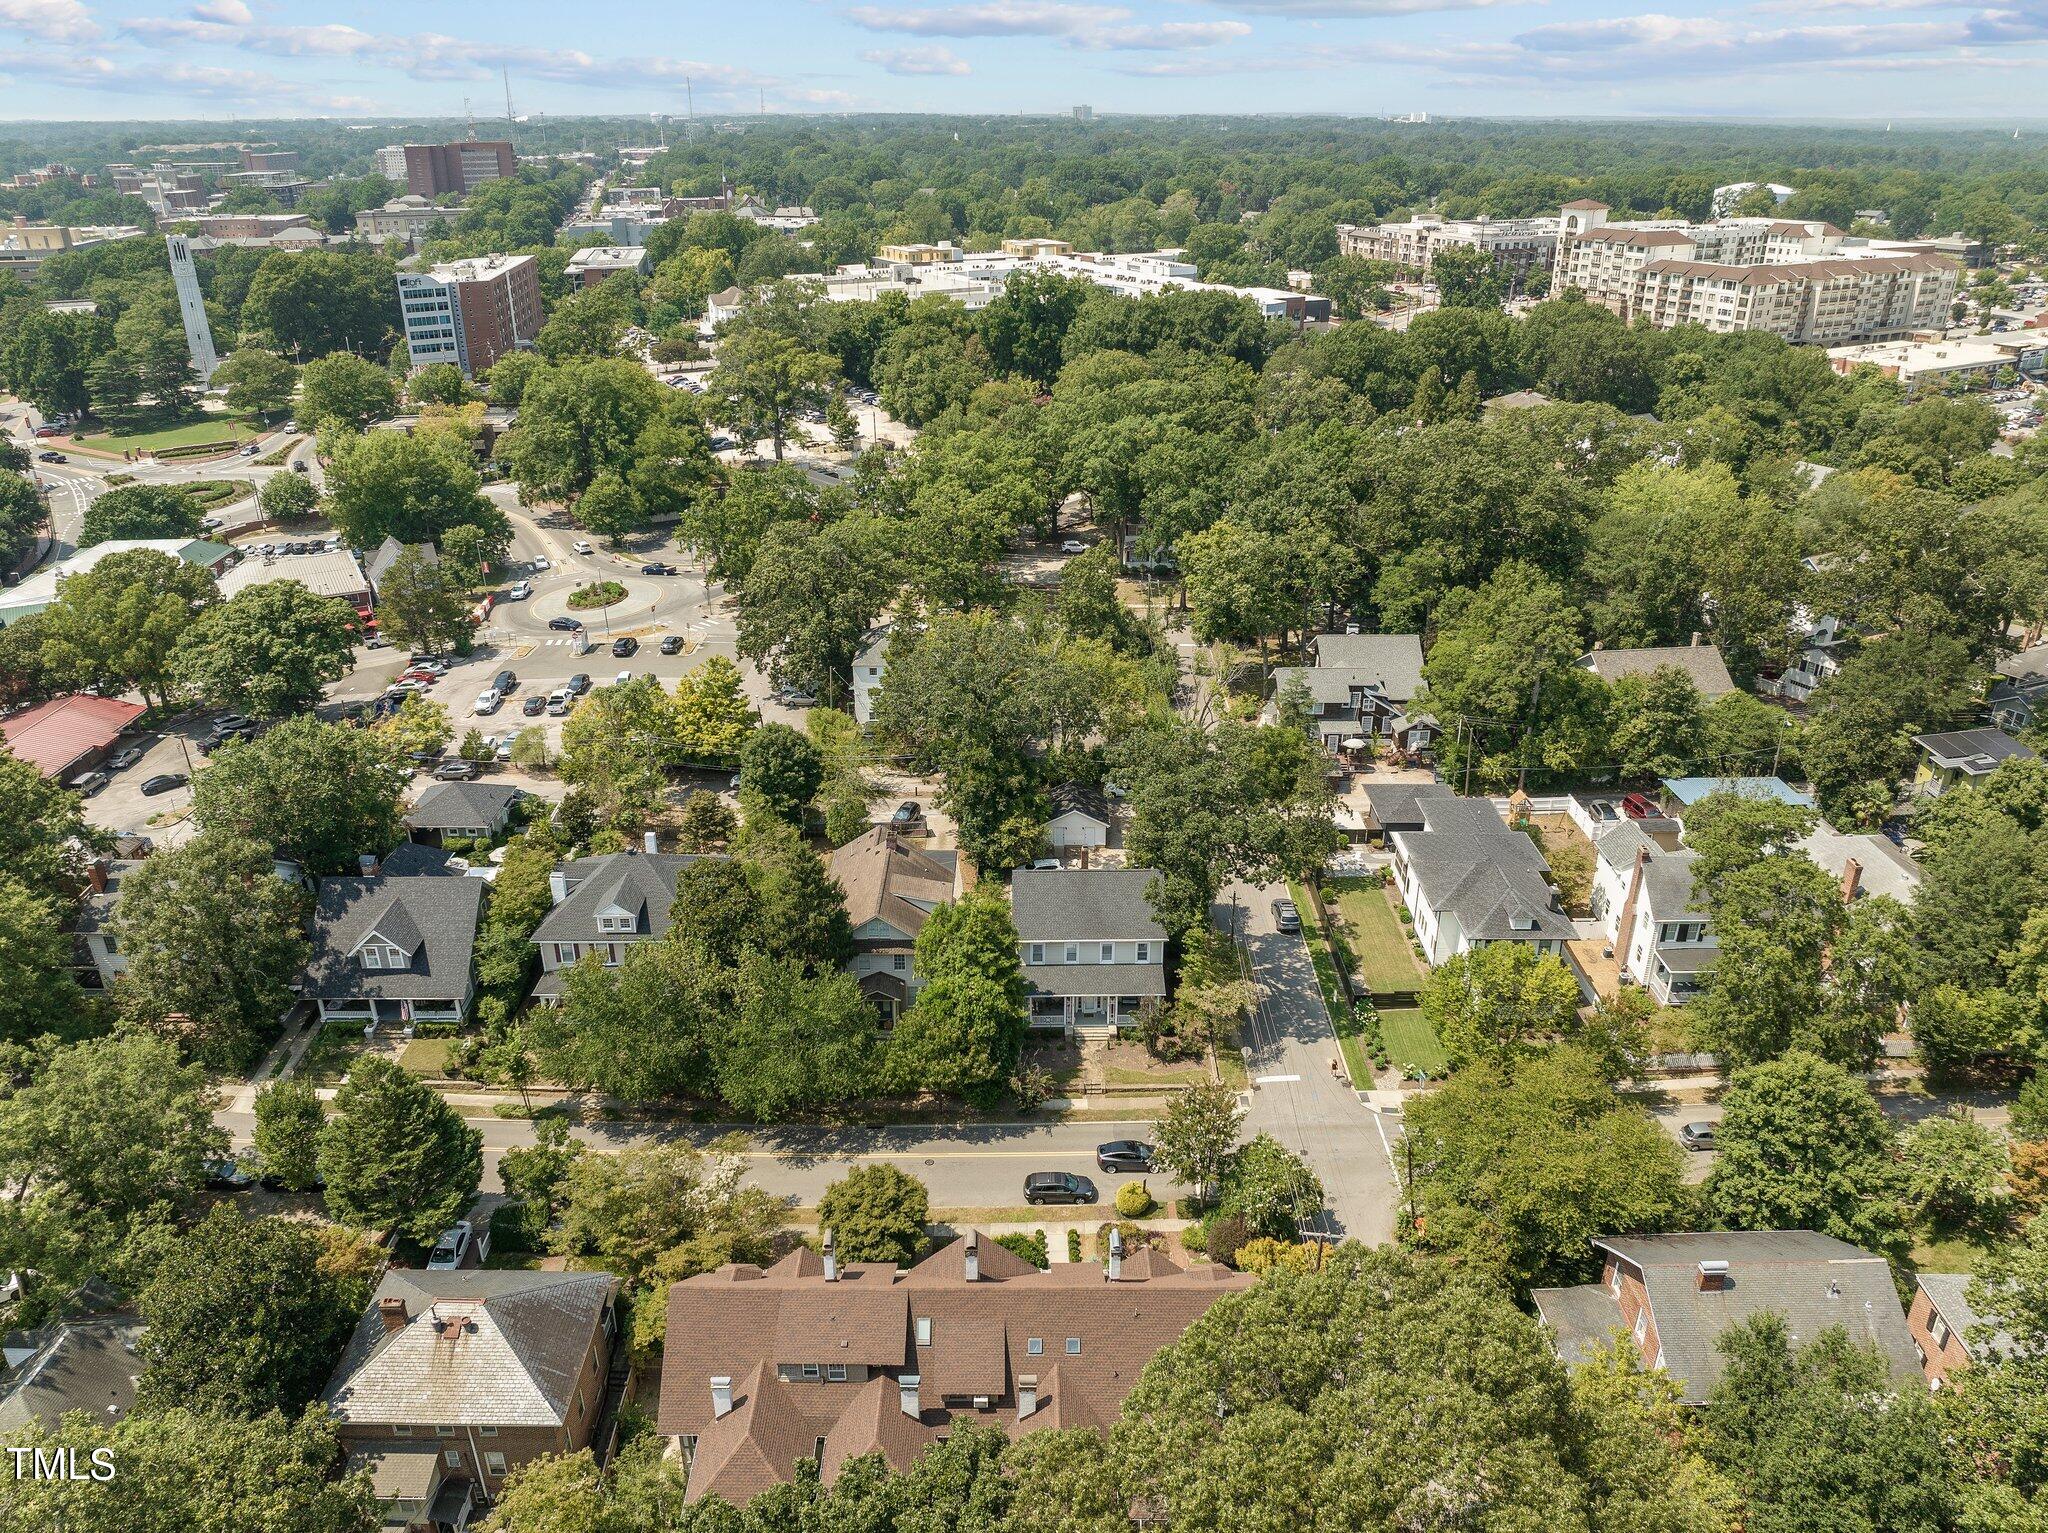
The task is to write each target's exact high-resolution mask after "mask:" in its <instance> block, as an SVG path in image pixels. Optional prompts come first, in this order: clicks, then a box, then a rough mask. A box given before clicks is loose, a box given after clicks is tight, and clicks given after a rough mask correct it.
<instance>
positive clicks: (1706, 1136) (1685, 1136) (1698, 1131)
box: [1678, 1122, 1715, 1150]
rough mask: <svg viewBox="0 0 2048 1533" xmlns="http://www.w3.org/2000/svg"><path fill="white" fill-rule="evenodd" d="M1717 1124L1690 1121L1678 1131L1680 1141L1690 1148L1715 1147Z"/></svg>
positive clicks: (1703, 1148) (1709, 1148) (1704, 1148)
mask: <svg viewBox="0 0 2048 1533" xmlns="http://www.w3.org/2000/svg"><path fill="white" fill-rule="evenodd" d="M1714 1131H1715V1125H1713V1124H1712V1123H1705V1122H1702V1123H1688V1124H1686V1125H1685V1126H1684V1127H1683V1128H1681V1129H1680V1130H1679V1131H1678V1142H1679V1143H1680V1144H1682V1145H1684V1146H1685V1147H1686V1148H1687V1149H1688V1150H1711V1149H1712V1148H1713V1147H1714Z"/></svg>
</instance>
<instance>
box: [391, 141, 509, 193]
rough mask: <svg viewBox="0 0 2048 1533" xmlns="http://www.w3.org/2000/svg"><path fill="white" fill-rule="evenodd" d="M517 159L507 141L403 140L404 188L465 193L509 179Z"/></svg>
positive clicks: (417, 191) (423, 191) (415, 190)
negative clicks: (449, 142)
mask: <svg viewBox="0 0 2048 1533" xmlns="http://www.w3.org/2000/svg"><path fill="white" fill-rule="evenodd" d="M517 168H518V167H517V163H516V162H515V161H514V159H513V157H512V146H511V145H510V144H508V143H502V142H501V143H478V142H474V141H472V142H469V143H461V144H407V145H406V146H405V189H406V190H407V191H409V192H415V193H417V194H418V195H420V196H422V197H429V198H432V197H445V196H447V195H448V194H449V193H450V192H454V193H458V194H461V193H467V192H471V191H474V190H475V189H476V188H477V187H479V186H482V185H483V184H484V183H485V182H486V181H506V180H510V179H511V177H512V173H513V172H514V170H516V169H517Z"/></svg>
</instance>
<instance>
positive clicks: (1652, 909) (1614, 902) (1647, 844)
mask: <svg viewBox="0 0 2048 1533" xmlns="http://www.w3.org/2000/svg"><path fill="white" fill-rule="evenodd" d="M1667 823H1668V822H1667ZM1594 854H1595V855H1594V866H1593V915H1594V918H1595V919H1596V920H1598V921H1599V922H1600V929H1601V930H1602V931H1603V932H1604V933H1605V934H1606V936H1607V940H1608V942H1609V943H1610V944H1612V946H1613V948H1614V962H1615V966H1616V967H1617V968H1619V969H1620V970H1621V977H1622V978H1623V979H1624V980H1626V981H1627V982H1629V983H1630V984H1636V985H1641V986H1642V987H1643V988H1644V989H1645V990H1648V991H1649V992H1650V997H1651V999H1653V1000H1654V1001H1656V1003H1657V1004H1658V1005H1660V1006H1682V1005H1684V1004H1685V1003H1686V1002H1687V1001H1690V1000H1692V999H1693V998H1694V997H1695V996H1696V995H1698V994H1699V990H1700V985H1701V977H1702V976H1703V975H1704V974H1705V972H1706V970H1707V969H1708V967H1709V966H1710V965H1711V964H1712V963H1713V961H1714V959H1715V958H1716V957H1717V956H1718V955H1719V953H1720V943H1719V942H1718V941H1717V940H1716V939H1715V936H1714V930H1713V927H1712V925H1711V924H1710V923H1709V922H1708V920H1707V914H1706V909H1705V907H1704V905H1703V904H1702V903H1701V902H1700V901H1699V900H1698V899H1696V898H1695V897H1694V895H1693V864H1694V863H1695V862H1697V861H1698V860H1699V854H1698V853H1697V852H1694V851H1691V850H1690V849H1688V848H1686V847H1683V846H1681V845H1679V843H1678V837H1677V833H1676V831H1675V829H1673V830H1656V829H1652V828H1649V827H1647V826H1645V825H1644V824H1643V823H1642V822H1641V821H1637V820H1624V821H1622V822H1621V823H1620V824H1618V825H1615V826H1613V827H1611V828H1610V829H1608V830H1606V831H1603V832H1602V833H1601V835H1600V838H1599V840H1597V841H1596V842H1595V843H1594Z"/></svg>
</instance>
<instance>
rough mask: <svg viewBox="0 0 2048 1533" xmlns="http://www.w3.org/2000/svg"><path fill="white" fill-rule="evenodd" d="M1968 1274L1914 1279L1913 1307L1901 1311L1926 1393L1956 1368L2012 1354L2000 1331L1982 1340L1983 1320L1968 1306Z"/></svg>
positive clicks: (1937, 1274) (1934, 1274)
mask: <svg viewBox="0 0 2048 1533" xmlns="http://www.w3.org/2000/svg"><path fill="white" fill-rule="evenodd" d="M1969 1290H1970V1274H1969V1273H1967V1272H1922V1273H1920V1274H1919V1275H1918V1276H1917V1277H1916V1278H1915V1279H1914V1287H1913V1303H1912V1305H1911V1307H1910V1308H1908V1309H1907V1311H1906V1329H1907V1330H1908V1331H1910V1332H1911V1333H1912V1336H1913V1346H1914V1348H1915V1349H1916V1350H1917V1351H1918V1352H1919V1354H1920V1367H1921V1370H1922V1371H1923V1372H1924V1373H1925V1374H1926V1375H1927V1385H1928V1387H1929V1388H1930V1389H1939V1388H1941V1387H1942V1385H1944V1384H1946V1383H1947V1382H1948V1378H1949V1375H1950V1374H1952V1373H1954V1372H1955V1371H1956V1370H1957V1369H1958V1368H1967V1367H1968V1366H1969V1365H1970V1364H1971V1363H1974V1362H1977V1361H1979V1360H1981V1359H1983V1358H1986V1357H1998V1356H2002V1355H2004V1354H2005V1353H2007V1352H2010V1351H2011V1350H2012V1344H2013V1343H2012V1337H2011V1336H2010V1335H2008V1334H2007V1333H2006V1332H2004V1331H1993V1332H1992V1333H1991V1334H1990V1335H1988V1336H1987V1335H1985V1334H1984V1333H1983V1331H1982V1330H1981V1329H1980V1328H1981V1327H1982V1326H1983V1325H1984V1319H1983V1317H1982V1316H1981V1315H1979V1314H1978V1313H1977V1310H1976V1308H1975V1306H1973V1305H1972V1304H1971V1303H1970V1293H1969Z"/></svg>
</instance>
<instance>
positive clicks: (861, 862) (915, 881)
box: [828, 825, 954, 939]
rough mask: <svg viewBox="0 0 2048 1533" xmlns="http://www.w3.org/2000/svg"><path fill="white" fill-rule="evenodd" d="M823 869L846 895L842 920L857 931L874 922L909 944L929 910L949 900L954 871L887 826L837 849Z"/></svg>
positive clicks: (951, 894) (879, 826)
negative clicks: (844, 914) (896, 934)
mask: <svg viewBox="0 0 2048 1533" xmlns="http://www.w3.org/2000/svg"><path fill="white" fill-rule="evenodd" d="M828 867H829V868H830V870H831V873H832V877H833V878H834V879H836V880H837V881H838V884H839V887H840V888H841V889H842V890H843V891H844V892H845V895H846V916H847V919H848V920H849V921H850V922H851V923H852V924H853V927H854V929H855V930H856V931H858V930H859V929H860V928H861V927H862V926H864V925H865V924H866V923H868V922H869V921H878V920H879V921H886V922H887V923H888V924H889V925H891V926H893V927H894V928H896V930H897V931H900V932H902V933H903V935H904V936H906V937H910V938H913V939H914V938H915V937H916V936H917V934H918V933H919V932H921V931H923V930H924V923H925V919H926V918H927V917H928V916H929V915H930V914H931V912H932V911H933V909H934V908H936V907H937V906H940V905H944V904H948V903H950V902H951V901H952V898H953V873H954V870H953V868H952V867H950V866H948V865H947V864H946V863H945V862H942V861H941V860H940V859H938V858H937V857H934V856H932V855H931V854H930V853H929V852H925V851H921V850H919V849H918V848H916V847H913V846H911V845H909V844H908V843H907V842H905V841H904V839H903V838H902V837H901V836H899V835H897V834H896V833H895V832H894V831H893V830H891V829H890V828H889V827H888V826H886V825H877V826H874V827H873V828H871V829H870V830H868V831H866V832H865V833H863V834H861V835H858V836H855V837H854V838H853V839H852V840H851V841H849V842H847V843H846V845H844V846H842V847H840V848H838V849H837V850H836V851H834V852H833V853H832V857H831V861H830V862H829V863H828Z"/></svg>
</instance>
